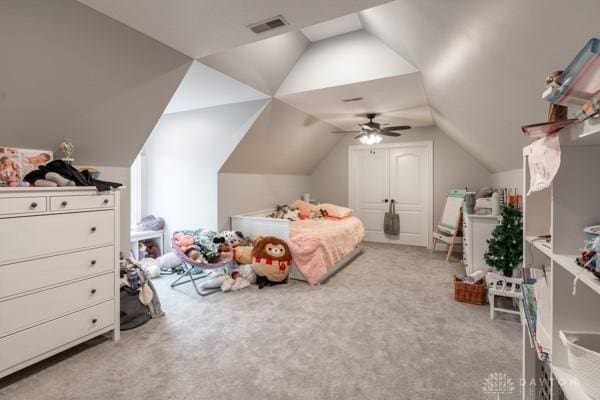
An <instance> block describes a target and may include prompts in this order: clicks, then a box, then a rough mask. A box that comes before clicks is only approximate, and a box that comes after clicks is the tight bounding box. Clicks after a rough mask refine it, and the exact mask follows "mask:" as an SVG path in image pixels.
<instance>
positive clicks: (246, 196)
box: [219, 173, 311, 230]
mask: <svg viewBox="0 0 600 400" xmlns="http://www.w3.org/2000/svg"><path fill="white" fill-rule="evenodd" d="M310 180H311V178H310V176H306V175H268V174H238V173H220V174H219V229H220V230H224V229H229V227H230V220H229V217H230V216H232V215H237V214H242V213H246V212H252V211H261V210H268V209H271V208H274V206H275V205H276V204H289V203H291V202H292V201H293V200H296V199H299V198H300V196H302V194H303V193H306V192H308V191H309V189H310Z"/></svg>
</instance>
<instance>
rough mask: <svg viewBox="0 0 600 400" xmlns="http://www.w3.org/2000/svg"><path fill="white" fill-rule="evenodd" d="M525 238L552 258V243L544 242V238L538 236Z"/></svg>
mask: <svg viewBox="0 0 600 400" xmlns="http://www.w3.org/2000/svg"><path fill="white" fill-rule="evenodd" d="M525 240H526V241H527V243H530V244H531V245H532V246H533V247H535V248H536V249H538V250H539V251H540V252H542V253H543V254H544V255H545V256H546V257H548V258H552V245H551V244H550V243H548V242H546V239H542V238H540V237H539V236H526V237H525Z"/></svg>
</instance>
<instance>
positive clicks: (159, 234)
mask: <svg viewBox="0 0 600 400" xmlns="http://www.w3.org/2000/svg"><path fill="white" fill-rule="evenodd" d="M148 239H158V247H159V248H160V254H165V251H164V249H165V232H164V231H139V232H138V231H134V232H131V245H130V248H131V251H132V253H133V255H134V256H135V258H136V260H137V259H139V257H140V256H139V252H138V249H139V245H140V242H143V241H144V240H148ZM138 261H139V260H138Z"/></svg>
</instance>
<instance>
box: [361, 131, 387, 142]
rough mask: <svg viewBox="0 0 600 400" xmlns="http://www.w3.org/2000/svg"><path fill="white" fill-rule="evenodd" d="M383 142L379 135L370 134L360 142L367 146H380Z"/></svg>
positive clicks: (364, 136) (362, 137)
mask: <svg viewBox="0 0 600 400" xmlns="http://www.w3.org/2000/svg"><path fill="white" fill-rule="evenodd" d="M382 140H383V137H382V136H381V135H380V134H378V133H368V134H366V135H363V136H361V138H360V142H361V143H362V144H367V145H372V144H378V143H381V141H382Z"/></svg>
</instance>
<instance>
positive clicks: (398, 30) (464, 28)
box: [360, 0, 600, 171]
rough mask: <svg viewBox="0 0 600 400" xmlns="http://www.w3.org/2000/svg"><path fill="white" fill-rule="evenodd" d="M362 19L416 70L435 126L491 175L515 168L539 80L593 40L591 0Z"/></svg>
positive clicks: (407, 0)
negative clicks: (522, 132)
mask: <svg viewBox="0 0 600 400" xmlns="http://www.w3.org/2000/svg"><path fill="white" fill-rule="evenodd" d="M360 16H361V19H362V22H363V25H364V26H365V28H366V29H367V30H368V31H369V32H371V33H372V34H373V35H375V36H377V37H378V38H380V39H381V40H382V41H383V42H385V43H387V44H388V45H389V46H390V47H391V48H393V49H394V50H395V51H397V52H398V54H400V55H402V56H403V57H405V58H406V59H407V60H408V61H410V62H412V63H413V64H414V65H415V66H416V67H417V68H418V69H419V71H420V72H421V74H422V76H423V84H424V86H425V92H426V93H427V98H428V100H429V104H430V106H431V109H432V114H433V119H434V121H435V123H436V125H438V126H439V127H440V129H442V130H443V131H444V132H445V133H446V134H448V135H449V136H451V137H452V138H453V139H454V140H456V141H457V142H458V143H459V144H461V145H462V146H463V147H464V148H465V149H466V150H468V151H469V152H470V153H471V154H473V155H474V156H475V157H476V158H477V159H479V160H480V161H481V162H482V163H483V164H484V165H486V166H487V167H488V168H489V169H490V170H491V171H502V170H508V169H513V168H519V167H520V166H521V165H522V161H521V147H522V146H523V145H524V144H526V143H528V140H527V139H526V138H524V137H523V135H522V134H521V133H520V126H521V125H524V124H527V123H533V122H542V121H545V118H546V112H547V106H548V103H546V102H545V101H543V100H541V93H542V91H543V89H544V86H545V85H544V80H545V77H546V75H547V74H548V73H549V72H551V71H554V70H559V69H563V68H564V67H566V65H567V64H568V63H569V61H570V60H571V59H572V58H573V57H574V56H575V54H577V52H578V51H579V49H580V48H582V47H583V45H584V44H585V43H586V41H587V40H588V39H589V38H590V37H598V36H600V24H598V16H600V1H598V0H577V1H574V2H568V3H566V2H564V1H559V0H527V1H522V0H502V1H494V0H483V1H482V0H455V1H442V0H398V1H393V2H391V3H387V4H384V5H382V6H379V7H374V8H371V9H368V10H365V11H363V12H361V13H360Z"/></svg>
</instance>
